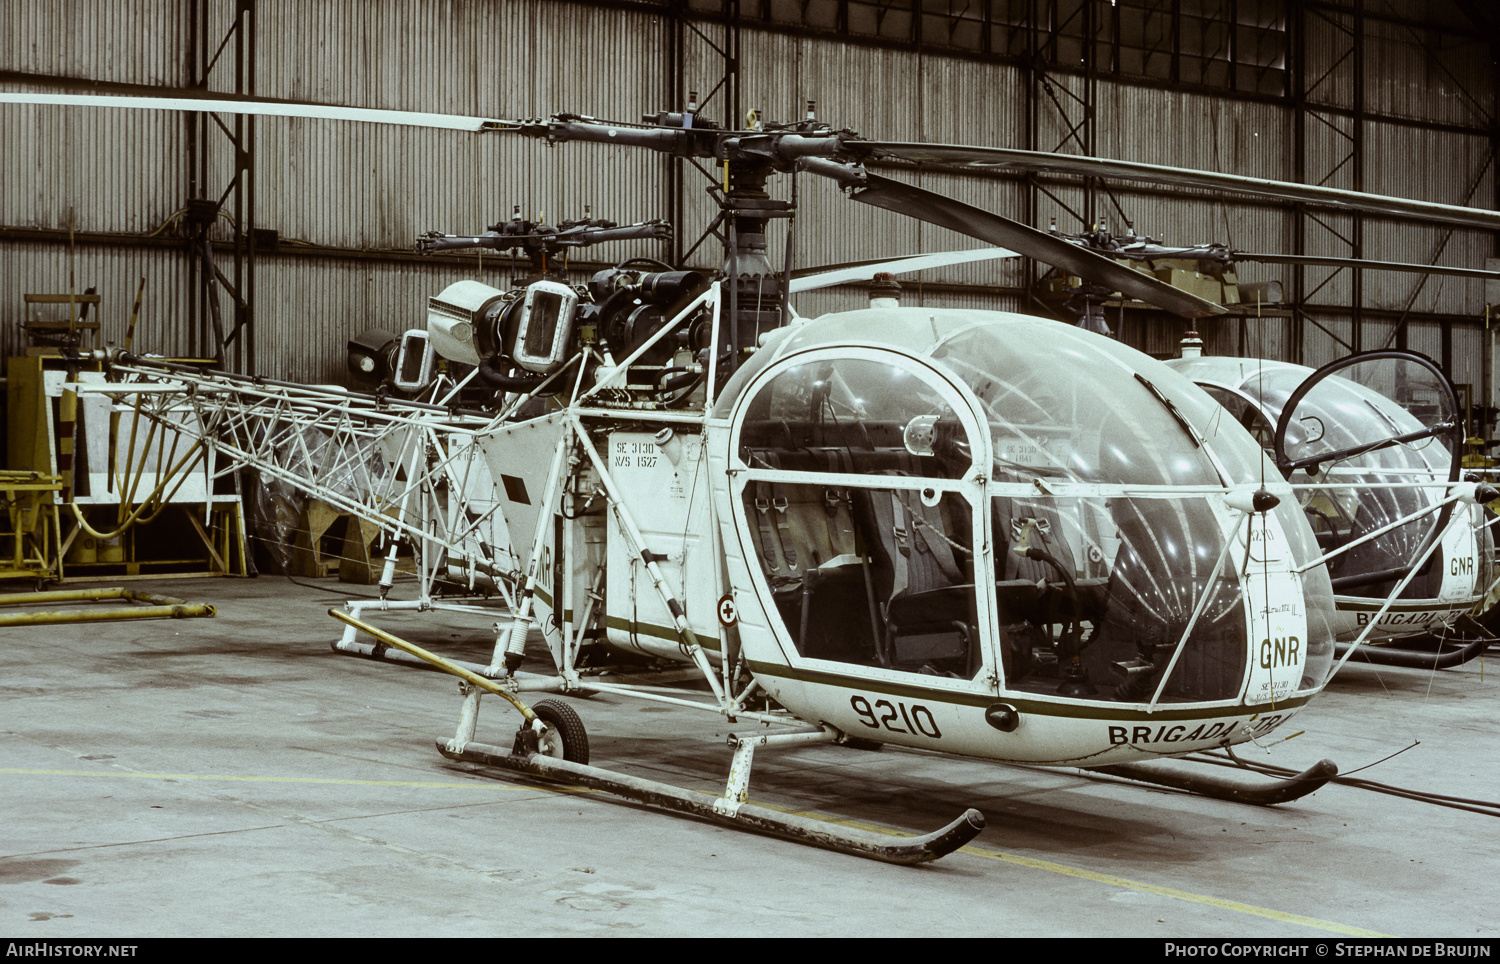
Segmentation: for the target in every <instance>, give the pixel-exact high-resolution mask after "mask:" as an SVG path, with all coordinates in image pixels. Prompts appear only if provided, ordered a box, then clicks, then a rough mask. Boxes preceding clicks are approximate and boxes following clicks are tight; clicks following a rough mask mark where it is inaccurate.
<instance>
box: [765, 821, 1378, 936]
mask: <svg viewBox="0 0 1500 964" xmlns="http://www.w3.org/2000/svg"><path fill="white" fill-rule="evenodd" d="M757 805H758V806H762V807H767V808H768V809H772V810H780V811H782V812H783V813H795V814H799V815H801V816H804V817H811V818H812V819H814V820H821V821H823V822H824V823H833V824H838V825H839V826H843V827H851V828H853V829H856V830H869V831H872V832H874V833H881V834H885V835H887V836H891V837H910V836H914V834H910V833H906V832H904V831H900V830H892V829H890V828H889V827H882V826H879V825H878V824H870V823H863V822H861V821H858V820H845V819H840V818H834V817H827V816H824V815H822V814H817V813H810V812H808V811H806V810H794V809H792V808H790V807H778V806H775V805H774V804H767V803H761V802H759V801H757ZM958 853H962V854H969V855H970V856H974V857H983V858H985V859H986V860H998V861H1001V862H1002V863H1007V864H1017V865H1019V866H1022V867H1030V868H1031V869H1033V870H1045V871H1048V872H1049V873H1054V874H1062V875H1063V876H1065V877H1077V878H1080V879H1082V880H1092V881H1095V882H1097V883H1101V884H1109V885H1110V886H1112V887H1120V888H1122V889H1125V890H1135V891H1140V892H1142V893H1146V894H1157V895H1158V896H1161V897H1171V898H1174V899H1176V900H1185V901H1190V902H1192V903H1195V904H1204V905H1206V906H1208V907H1217V908H1219V909H1220V910H1229V911H1234V912H1235V913H1237V914H1248V915H1250V916H1252V917H1264V918H1266V919H1267V920H1274V921H1278V922H1280V923H1283V924H1297V925H1300V926H1302V927H1312V928H1315V929H1317V930H1325V931H1330V932H1332V933H1335V934H1342V935H1344V936H1346V937H1390V936H1391V935H1389V934H1383V933H1381V932H1380V931H1367V930H1364V929H1362V928H1359V927H1349V926H1348V925H1345V924H1338V923H1334V922H1333V921H1326V920H1319V919H1318V918H1316V917H1304V916H1302V915H1301V914H1288V913H1286V912H1285V911H1279V910H1271V909H1269V908H1266V907H1256V906H1255V905H1254V904H1244V903H1241V902H1239V901H1237V900H1224V899H1223V898H1221V897H1209V896H1208V895H1206V894H1195V893H1193V892H1192V891H1190V890H1178V889H1176V888H1174V887H1161V886H1158V885H1157V884H1147V883H1142V882H1141V881H1138V880H1129V879H1127V878H1125V877H1116V876H1115V875H1114V874H1101V873H1099V872H1098V871H1094V870H1084V869H1082V868H1080V867H1069V866H1068V865H1067V864H1059V863H1055V862H1053V861H1051V860H1037V859H1036V858H1034V857H1020V856H1017V855H1015V854H1008V853H1005V852H1003V851H999V850H989V849H987V848H985V847H973V846H970V847H960V848H959V849H958Z"/></svg>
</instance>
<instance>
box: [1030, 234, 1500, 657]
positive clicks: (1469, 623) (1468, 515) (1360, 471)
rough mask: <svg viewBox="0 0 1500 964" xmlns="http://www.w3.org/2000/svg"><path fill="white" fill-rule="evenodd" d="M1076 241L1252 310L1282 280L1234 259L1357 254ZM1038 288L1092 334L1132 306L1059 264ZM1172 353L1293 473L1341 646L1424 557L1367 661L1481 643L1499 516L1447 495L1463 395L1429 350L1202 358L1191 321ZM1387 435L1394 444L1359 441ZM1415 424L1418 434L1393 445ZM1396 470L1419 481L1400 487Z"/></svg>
mask: <svg viewBox="0 0 1500 964" xmlns="http://www.w3.org/2000/svg"><path fill="white" fill-rule="evenodd" d="M1053 231H1054V233H1055V232H1056V227H1055V224H1054V227H1053ZM1068 237H1069V238H1070V240H1073V241H1075V242H1076V243H1078V244H1080V245H1081V246H1085V247H1088V248H1089V249H1091V250H1094V251H1096V252H1098V253H1100V254H1102V255H1104V256H1107V257H1111V258H1114V259H1116V260H1118V261H1121V262H1122V263H1126V264H1139V265H1141V266H1142V267H1143V268H1144V269H1146V270H1150V271H1152V272H1154V273H1155V274H1156V275H1157V276H1158V277H1163V278H1165V279H1170V280H1171V281H1172V282H1173V283H1174V284H1177V285H1179V286H1182V287H1186V288H1188V289H1189V290H1191V291H1194V292H1195V293H1196V294H1199V295H1200V296H1201V297H1204V298H1206V299H1209V300H1212V301H1214V302H1216V303H1219V304H1224V305H1239V306H1241V307H1242V308H1244V309H1246V310H1248V308H1249V307H1250V306H1254V307H1255V308H1256V309H1259V308H1260V307H1261V306H1262V305H1265V304H1276V303H1279V302H1280V301H1281V294H1280V288H1281V285H1280V282H1277V281H1272V282H1261V283H1257V284H1250V285H1246V284H1244V283H1242V282H1241V280H1240V279H1239V277H1238V271H1237V264H1238V262H1268V263H1284V262H1294V263H1300V264H1313V265H1321V266H1331V267H1347V266H1349V264H1350V262H1348V260H1347V259H1337V258H1332V259H1330V258H1320V257H1313V256H1301V257H1296V258H1285V257H1279V256H1274V255H1262V254H1251V253H1246V252H1238V251H1233V250H1231V249H1230V248H1229V247H1228V246H1226V245H1222V244H1204V245H1194V246H1190V247H1183V246H1167V245H1163V244H1162V243H1161V242H1160V241H1158V240H1156V239H1155V238H1150V237H1146V236H1144V235H1137V234H1136V232H1135V231H1134V229H1133V227H1131V226H1127V230H1126V233H1125V234H1123V235H1113V234H1111V233H1110V232H1109V231H1108V230H1105V229H1103V228H1100V229H1098V230H1095V231H1091V232H1084V233H1080V234H1075V235H1069V236H1068ZM1360 264H1361V265H1362V266H1363V267H1365V268H1367V269H1374V270H1391V271H1404V272H1415V273H1428V272H1429V271H1430V270H1432V268H1431V266H1427V265H1413V264H1403V263H1391V262H1360ZM1437 270H1438V271H1439V272H1441V273H1443V274H1447V275H1452V276H1466V277H1478V278H1484V279H1487V280H1496V279H1500V272H1495V271H1488V270H1482V269H1467V268H1440V269H1437ZM1037 287H1038V293H1039V295H1038V296H1039V299H1040V300H1041V301H1042V302H1043V303H1045V304H1048V305H1049V306H1051V307H1053V308H1054V310H1058V311H1063V312H1071V313H1072V314H1073V315H1076V316H1079V317H1080V322H1079V323H1080V324H1089V325H1091V326H1093V327H1094V329H1095V330H1102V329H1103V328H1104V327H1105V323H1104V320H1103V315H1104V313H1103V312H1102V311H1101V310H1100V309H1101V308H1102V307H1116V306H1118V307H1120V308H1122V309H1123V307H1125V305H1124V302H1123V301H1118V300H1115V301H1109V300H1107V299H1108V298H1109V295H1108V293H1106V292H1102V291H1100V290H1099V289H1098V286H1088V285H1086V284H1085V283H1083V282H1082V281H1081V279H1078V278H1076V277H1068V276H1067V274H1066V273H1065V272H1063V271H1060V270H1057V269H1053V270H1052V271H1050V272H1048V273H1047V274H1046V275H1044V276H1043V277H1042V278H1041V279H1040V280H1039V282H1038V286H1037ZM1137 307H1139V308H1147V309H1149V307H1150V306H1148V305H1137ZM1166 363H1167V365H1168V366H1169V367H1171V368H1173V369H1174V370H1175V371H1178V372H1181V373H1182V374H1184V375H1187V376H1188V377H1189V378H1190V379H1192V380H1193V381H1194V382H1195V383H1196V384H1197V385H1198V386H1199V387H1200V388H1202V389H1204V390H1205V391H1206V392H1208V393H1209V394H1210V395H1211V396H1213V397H1214V398H1215V399H1216V400H1217V401H1219V402H1220V403H1221V404H1222V405H1223V406H1224V407H1225V409H1226V410H1227V411H1228V412H1229V413H1230V414H1231V415H1232V416H1233V417H1234V418H1235V419H1236V420H1238V421H1239V422H1240V423H1241V424H1242V425H1244V426H1245V427H1246V428H1247V429H1249V430H1250V432H1251V434H1253V435H1254V436H1255V437H1256V438H1257V439H1258V440H1259V441H1260V442H1261V444H1262V446H1263V447H1264V448H1265V449H1266V450H1267V451H1268V453H1270V454H1271V456H1272V458H1273V459H1274V461H1275V462H1276V465H1277V467H1278V468H1279V469H1280V471H1281V473H1282V475H1283V476H1284V477H1286V478H1287V479H1288V480H1289V481H1291V482H1292V483H1293V487H1294V489H1296V491H1297V492H1298V498H1299V501H1300V502H1301V503H1302V505H1303V509H1304V511H1305V512H1307V513H1308V516H1309V519H1310V520H1311V521H1312V523H1313V527H1314V531H1315V532H1316V533H1317V535H1318V540H1319V544H1320V546H1321V547H1322V548H1323V550H1324V551H1325V553H1327V559H1328V561H1329V565H1330V572H1331V574H1332V576H1333V579H1334V586H1335V591H1336V592H1335V595H1336V602H1337V607H1338V613H1339V615H1338V620H1337V627H1336V633H1337V637H1338V640H1339V641H1340V643H1342V644H1348V643H1349V642H1351V641H1352V640H1354V639H1355V638H1356V637H1361V636H1362V633H1361V630H1362V629H1363V627H1365V626H1366V625H1367V624H1370V623H1371V617H1372V614H1374V613H1376V611H1377V610H1379V609H1380V608H1381V605H1380V604H1381V601H1382V600H1384V599H1385V598H1386V596H1387V595H1388V594H1389V593H1390V591H1391V590H1392V588H1393V586H1394V584H1395V582H1396V580H1398V579H1400V578H1401V577H1403V576H1405V575H1406V574H1407V573H1408V571H1409V570H1410V565H1411V563H1412V560H1420V561H1419V562H1417V565H1418V567H1420V568H1421V572H1420V573H1419V574H1416V575H1415V576H1414V579H1413V581H1412V582H1411V583H1410V584H1408V585H1406V586H1405V587H1404V588H1403V589H1402V592H1401V599H1400V601H1399V602H1398V603H1396V604H1395V605H1393V606H1392V607H1391V608H1390V609H1389V610H1388V611H1385V612H1384V613H1383V614H1382V615H1380V616H1379V618H1378V619H1375V620H1374V623H1373V625H1374V630H1373V633H1372V634H1370V635H1368V637H1367V638H1365V641H1366V642H1369V643H1371V644H1374V645H1376V646H1379V647H1380V648H1375V649H1366V650H1362V651H1361V652H1360V653H1359V657H1358V658H1360V659H1361V660H1362V661H1365V662H1372V663H1384V664H1388V665H1406V666H1417V667H1425V668H1433V667H1437V668H1445V667H1448V666H1454V665H1459V664H1461V663H1462V662H1465V661H1467V660H1469V659H1472V658H1475V657H1476V656H1478V655H1479V654H1480V653H1482V652H1483V651H1484V649H1485V647H1486V645H1487V644H1488V642H1489V635H1490V634H1489V633H1488V632H1486V631H1485V630H1484V627H1483V626H1481V625H1479V624H1478V623H1477V622H1475V621H1474V620H1473V619H1471V618H1470V617H1471V615H1474V616H1477V615H1479V614H1480V613H1481V610H1482V609H1483V608H1484V605H1483V604H1484V601H1485V599H1486V598H1487V596H1488V594H1489V593H1490V592H1491V591H1492V590H1493V589H1494V588H1495V573H1494V571H1493V566H1494V555H1495V551H1494V550H1495V547H1494V538H1493V533H1492V531H1491V529H1492V525H1493V522H1494V520H1495V517H1494V515H1493V513H1487V512H1486V511H1485V510H1484V509H1483V508H1481V507H1479V506H1466V507H1458V508H1456V509H1455V508H1454V507H1453V506H1451V505H1445V504H1443V503H1442V497H1443V494H1444V491H1445V489H1446V487H1447V485H1449V484H1451V483H1453V482H1456V481H1458V480H1459V477H1460V474H1461V464H1460V463H1461V458H1462V447H1461V445H1460V444H1459V443H1460V441H1461V440H1462V437H1463V431H1462V429H1463V426H1462V425H1461V424H1460V423H1461V416H1460V405H1459V403H1458V397H1457V392H1456V391H1455V389H1454V387H1453V385H1452V383H1451V382H1450V381H1449V380H1448V378H1447V377H1446V376H1445V375H1444V374H1443V372H1442V370H1441V369H1440V368H1439V366H1438V365H1437V364H1436V363H1435V362H1434V361H1433V360H1432V359H1430V358H1427V357H1426V356H1424V355H1422V354H1420V353H1418V352H1413V351H1407V350H1392V349H1382V350H1377V351H1368V352H1360V353H1355V354H1353V355H1349V356H1346V357H1344V358H1341V359H1338V360H1336V361H1334V362H1332V363H1330V364H1328V365H1325V366H1324V367H1323V368H1321V369H1318V370H1316V371H1315V370H1314V369H1312V368H1309V367H1307V366H1303V365H1295V364H1292V363H1289V362H1278V361H1266V360H1262V359H1255V358H1238V357H1210V356H1206V355H1204V354H1203V341H1202V339H1201V338H1200V337H1199V336H1198V334H1197V332H1196V331H1192V330H1189V331H1188V333H1187V335H1186V336H1185V337H1184V339H1183V341H1182V357H1180V358H1177V359H1168V360H1167V361H1166ZM1382 434H1384V435H1385V436H1387V437H1388V438H1390V439H1392V441H1389V442H1388V443H1387V444H1384V445H1380V446H1371V445H1369V444H1363V443H1362V444H1359V445H1355V444H1354V443H1355V440H1356V439H1364V440H1373V439H1375V438H1377V437H1379V436H1381V435H1382ZM1408 435H1409V436H1411V437H1412V438H1414V439H1416V441H1410V442H1405V443H1403V442H1400V441H1396V439H1399V438H1400V437H1403V436H1408ZM1335 440H1339V444H1335ZM1315 453H1316V455H1315ZM1324 456H1330V457H1327V458H1325V457H1324ZM1401 479H1407V480H1409V481H1410V483H1411V487H1410V488H1402V487H1399V486H1395V485H1394V484H1395V483H1397V482H1398V481H1400V480H1401ZM1340 482H1342V483H1345V484H1344V485H1342V486H1340V485H1338V483H1340ZM1377 530H1378V531H1377ZM1429 548H1431V549H1432V552H1430V553H1428V552H1427V550H1428V549H1429ZM1459 626H1461V628H1462V630H1463V631H1464V632H1465V634H1466V635H1468V636H1470V637H1472V638H1471V639H1470V640H1468V641H1467V642H1466V643H1464V644H1463V645H1461V646H1460V647H1459V648H1458V649H1457V650H1453V651H1450V652H1447V653H1442V654H1436V653H1433V652H1426V651H1422V650H1411V649H1407V648H1404V647H1393V646H1390V645H1389V644H1390V643H1391V642H1392V641H1393V640H1396V639H1400V638H1403V637H1414V636H1418V635H1425V636H1429V637H1436V636H1446V635H1447V634H1448V633H1449V632H1450V631H1452V630H1454V629H1455V628H1456V627H1459ZM1340 648H1347V646H1346V645H1345V646H1343V647H1340Z"/></svg>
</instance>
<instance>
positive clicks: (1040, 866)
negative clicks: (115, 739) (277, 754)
mask: <svg viewBox="0 0 1500 964" xmlns="http://www.w3.org/2000/svg"><path fill="white" fill-rule="evenodd" d="M0 774H16V775H26V776H61V777H131V778H139V779H156V780H223V781H232V782H240V783H307V784H328V785H333V786H360V787H428V788H452V789H464V790H474V789H480V790H485V789H489V790H509V789H525V790H549V791H554V792H562V793H602V792H604V791H599V790H590V789H588V788H586V787H566V786H555V787H554V786H545V787H544V786H535V785H532V786H527V787H515V786H513V785H511V784H505V783H491V782H488V781H474V782H467V783H438V782H434V781H429V780H346V779H338V778H334V777H257V776H244V775H235V774H208V773H132V772H129V771H124V770H23V769H10V768H0ZM756 805H757V806H762V807H766V808H767V809H771V810H780V811H782V812H783V813H795V814H799V815H801V816H804V817H810V818H812V819H814V820H819V821H822V822H823V823H829V824H836V825H839V826H844V827H853V828H856V829H859V830H869V831H872V832H874V833H881V834H885V835H887V836H891V837H910V836H913V835H912V834H910V833H906V832H904V831H900V830H893V829H891V828H889V827H882V826H880V825H878V824H869V823H863V822H861V821H858V820H848V819H843V818H839V817H830V816H827V815H825V814H819V813H811V812H809V811H806V810H797V809H794V808H792V807H779V806H776V805H775V804H768V803H762V802H760V801H756ZM958 852H959V853H965V854H969V855H970V856H974V857H983V858H985V859H986V860H998V861H1001V862H1002V863H1008V864H1016V865H1018V866H1021V867H1029V868H1031V869H1032V870H1044V871H1047V872H1049V873H1054V874H1061V875H1063V876H1065V877H1076V878H1079V879H1081V880H1092V881H1094V882H1096V883H1101V884H1108V885H1110V886H1112V887H1119V888H1122V889H1124V890H1134V891H1140V892H1141V893H1146V894H1156V895H1158V896H1161V897H1171V898H1173V899H1175V900H1185V901H1189V902H1190V903H1194V904H1203V905H1205V906H1208V907H1216V908H1218V909H1220V910H1227V911H1233V912H1234V913H1237V914H1247V915H1249V916H1251V917H1262V918H1265V919H1267V920H1274V921H1277V922H1279V923H1283V924H1296V925H1299V926H1302V927H1311V928H1314V929H1316V930H1324V931H1329V932H1331V933H1334V934H1342V935H1344V936H1346V937H1389V936H1391V935H1389V934H1383V933H1381V932H1379V931H1368V930H1364V929H1362V928H1358V927H1349V926H1346V925H1344V924H1337V923H1334V922H1333V921H1326V920H1319V919H1317V918H1315V917H1304V916H1302V915H1301V914H1288V913H1286V912H1284V911H1279V910H1271V909H1269V908H1266V907H1256V906H1255V905H1254V904H1244V903H1241V902H1239V901H1236V900H1224V899H1223V898H1221V897H1209V896H1208V895H1206V894H1195V893H1193V892H1192V891H1188V890H1178V889H1176V888H1174V887H1161V886H1159V885H1157V884H1147V883H1143V882H1141V881H1138V880H1129V879H1127V878H1125V877H1116V876H1115V875H1114V874H1101V873H1099V872H1098V871H1094V870H1084V869H1082V868H1080V867H1069V866H1068V865H1067V864H1059V863H1055V862H1053V861H1050V860H1037V859H1036V858H1034V857H1020V856H1017V855H1016V854H1008V853H1005V852H1003V851H999V850H989V849H987V848H984V847H962V848H960V849H959V851H958Z"/></svg>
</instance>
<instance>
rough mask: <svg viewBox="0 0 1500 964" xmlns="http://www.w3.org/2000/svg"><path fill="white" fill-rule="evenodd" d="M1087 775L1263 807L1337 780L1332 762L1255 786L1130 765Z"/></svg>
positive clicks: (1113, 767) (1093, 771) (1093, 769)
mask: <svg viewBox="0 0 1500 964" xmlns="http://www.w3.org/2000/svg"><path fill="white" fill-rule="evenodd" d="M1088 772H1089V773H1107V774H1109V775H1110V776H1116V777H1124V778H1125V779H1127V780H1139V781H1140V782H1142V783H1154V784H1156V785H1158V786H1163V787H1172V788H1173V789H1176V790H1187V791H1189V792H1191V793H1201V794H1203V795H1204V796H1206V797H1215V798H1217V799H1219V800H1232V801H1234V802H1235V803H1253V804H1256V805H1257V806H1262V807H1265V806H1271V805H1272V804H1277V803H1287V802H1288V801H1291V800H1296V799H1297V798H1299V797H1305V796H1307V795H1308V794H1309V793H1312V792H1313V791H1314V790H1317V789H1318V788H1319V787H1321V786H1323V785H1324V784H1325V783H1327V782H1328V781H1329V780H1332V779H1333V778H1334V777H1336V776H1338V775H1339V768H1338V767H1337V766H1335V765H1334V763H1333V761H1332V760H1319V761H1318V762H1317V763H1315V764H1313V765H1312V766H1310V767H1308V768H1307V769H1306V770H1303V771H1302V772H1301V773H1299V774H1297V775H1295V776H1291V777H1287V778H1286V779H1285V780H1270V781H1266V782H1264V783H1262V784H1260V785H1258V786H1257V785H1252V784H1246V783H1241V782H1239V781H1236V780H1219V779H1216V778H1214V777H1207V776H1200V775H1195V774H1188V773H1173V772H1171V771H1168V770H1158V769H1156V768H1154V767H1148V766H1141V765H1138V764H1133V763H1125V764H1120V765H1118V766H1108V767H1089V768H1088Z"/></svg>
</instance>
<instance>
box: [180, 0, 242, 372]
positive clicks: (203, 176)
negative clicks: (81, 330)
mask: <svg viewBox="0 0 1500 964" xmlns="http://www.w3.org/2000/svg"><path fill="white" fill-rule="evenodd" d="M210 3H211V0H194V2H192V3H191V4H190V5H189V6H188V31H187V33H188V50H187V67H188V82H187V85H186V86H187V87H189V88H190V89H194V90H197V91H200V92H201V93H203V94H204V95H205V96H206V95H209V94H210V93H211V91H210V90H209V78H210V76H212V75H213V73H214V69H215V67H218V66H219V62H220V60H221V58H222V57H223V55H224V54H225V52H226V50H227V51H229V52H230V55H231V57H232V59H233V63H232V64H231V65H229V66H228V67H225V68H223V71H224V72H232V73H233V75H234V93H235V94H236V95H237V96H241V97H253V96H255V94H256V85H255V0H234V17H233V21H232V23H231V24H230V26H229V27H228V28H227V29H226V31H225V33H224V36H223V38H222V40H221V41H220V42H219V43H218V44H217V45H216V46H210V43H209V21H210ZM230 40H233V41H234V42H233V44H231V43H230ZM186 117H187V121H186V124H187V155H188V156H187V168H188V182H187V195H188V204H187V208H188V216H187V218H186V221H187V224H188V225H189V226H190V228H191V236H190V237H188V238H187V240H186V251H187V255H188V261H189V268H188V277H189V283H190V284H191V285H192V296H191V297H190V299H189V305H190V308H189V328H188V344H187V350H188V353H189V354H190V355H192V356H194V357H207V356H209V355H214V356H215V357H219V356H220V355H221V353H222V354H223V357H220V361H221V363H222V364H223V365H224V367H225V368H226V369H227V370H239V371H244V370H247V369H250V368H253V367H254V365H255V340H254V334H253V332H254V316H255V299H254V290H255V254H256V250H255V247H256V246H255V241H256V232H255V163H254V158H255V124H256V121H255V118H254V117H247V116H245V115H241V114H236V115H235V117H234V120H233V127H232V128H229V127H225V126H224V123H223V122H222V121H220V120H219V118H218V117H217V116H216V115H213V114H207V113H194V114H188V115H186ZM210 126H213V127H217V128H219V130H220V131H221V132H222V133H223V134H224V136H225V139H226V140H227V141H228V142H229V147H230V150H231V151H232V152H233V153H232V155H231V156H232V158H233V173H232V175H231V177H230V181H229V184H228V185H227V186H226V187H225V188H224V189H223V191H222V192H221V193H219V194H218V195H217V196H213V195H210V193H209V184H208V170H209V165H208V155H209V141H210V133H209V128H210ZM231 194H232V195H233V201H232V207H231V211H232V215H231V216H232V217H233V219H234V225H233V231H232V240H231V244H230V247H231V252H232V257H233V261H234V264H233V268H232V271H231V275H230V276H225V274H224V272H223V271H222V270H220V269H219V268H218V267H216V265H215V263H214V259H213V243H214V242H213V234H214V232H215V230H216V228H217V221H218V214H219V212H220V211H221V210H222V209H223V206H224V204H225V202H226V201H229V199H230V195H231ZM219 287H223V288H224V289H225V290H226V291H228V293H229V295H230V297H231V298H232V299H233V304H234V312H233V316H232V327H231V328H230V329H229V331H227V332H224V331H223V330H222V323H221V321H220V312H219V305H218V298H219V294H218V290H217V289H218V288H219ZM221 338H222V344H221V343H220V340H221ZM231 345H233V347H234V352H233V354H232V356H231V355H229V354H228V350H229V347H230V346H231Z"/></svg>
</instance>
